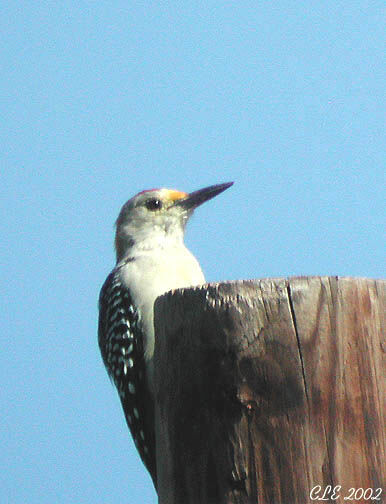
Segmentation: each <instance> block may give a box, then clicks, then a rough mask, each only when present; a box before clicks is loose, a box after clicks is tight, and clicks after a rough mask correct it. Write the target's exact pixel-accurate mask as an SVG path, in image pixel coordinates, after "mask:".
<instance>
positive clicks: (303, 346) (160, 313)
mask: <svg viewBox="0 0 386 504" xmlns="http://www.w3.org/2000/svg"><path fill="white" fill-rule="evenodd" d="M385 314H386V282H384V281H376V280H370V279H352V278H337V277H299V278H290V279H267V280H256V281H244V282H229V283H222V284H209V285H207V286H205V287H202V288H196V289H185V290H179V291H174V292H172V293H168V294H165V295H164V296H162V297H160V298H158V300H157V302H156V307H155V328H156V333H157V335H158V339H157V344H156V348H155V373H156V383H157V384H158V387H157V391H156V394H157V404H156V438H157V472H158V493H159V502H160V504H209V503H211V504H212V503H213V504H223V503H227V504H231V503H232V504H235V503H237V504H241V503H243V504H244V503H254V504H312V503H313V502H316V503H322V502H323V503H325V502H331V503H342V504H343V503H346V502H354V503H355V502H361V503H362V502H372V503H378V502H379V503H381V502H383V499H384V500H385V502H386V495H385V491H386V489H385V488H384V485H385V462H386V454H385V430H384V429H385V398H386V391H385V350H386V341H385V334H386V320H385V317H386V315H385ZM382 487H383V490H381V491H379V490H377V489H382ZM351 488H353V489H354V492H357V493H356V494H354V493H353V494H352V499H351V500H344V497H350V492H352V490H350V489H351ZM369 488H370V489H371V490H367V489H369ZM358 489H359V490H358ZM361 489H362V490H361ZM365 492H367V494H365ZM370 493H371V496H370ZM369 496H370V497H371V498H372V499H370V498H368V499H367V497H369ZM322 497H324V500H322ZM377 497H379V498H378V499H377Z"/></svg>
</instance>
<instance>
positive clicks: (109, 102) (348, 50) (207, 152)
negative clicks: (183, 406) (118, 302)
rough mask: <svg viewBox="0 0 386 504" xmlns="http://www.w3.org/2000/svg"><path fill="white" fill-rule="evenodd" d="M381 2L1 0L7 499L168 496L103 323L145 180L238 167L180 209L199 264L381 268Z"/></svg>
mask: <svg viewBox="0 0 386 504" xmlns="http://www.w3.org/2000/svg"><path fill="white" fill-rule="evenodd" d="M128 4H129V5H128ZM384 17H385V7H384V2H380V1H371V2H370V1H355V0H354V1H351V2H341V1H337V0H334V1H330V0H326V1H325V2H320V1H318V2H316V1H312V0H311V1H308V2H298V3H296V2H290V1H280V0H279V1H277V2H267V1H263V2H250V1H245V2H214V1H211V0H206V1H205V2H201V1H197V2H138V1H135V0H134V1H132V2H123V1H120V0H118V1H116V2H107V1H103V0H100V1H98V2H84V1H77V2H75V1H72V0H68V1H67V2H57V1H44V2H43V1H36V2H25V1H20V2H10V1H7V0H6V1H5V5H4V4H3V6H2V19H1V30H0V33H1V39H2V51H1V53H0V64H1V68H2V79H1V82H0V107H1V116H2V120H1V124H0V139H1V170H0V183H1V189H2V190H1V198H0V208H1V212H2V213H1V215H2V218H1V221H0V229H1V240H2V247H1V249H0V261H1V269H0V278H1V291H2V300H3V304H2V309H1V311H0V330H1V335H2V336H1V341H2V349H1V353H0V379H1V383H2V387H1V393H0V403H1V411H2V415H1V418H0V501H1V502H9V503H11V504H19V503H20V504H21V503H23V504H25V503H28V504H35V503H36V504H45V503H50V504H52V503H53V502H55V503H56V502H57V503H66V504H73V503H82V504H83V503H93V504H94V503H97V504H98V503H101V504H102V503H103V504H115V503H122V502H142V503H145V504H147V503H155V502H156V496H155V493H154V491H153V489H152V485H151V481H150V478H149V477H148V476H147V474H146V472H145V469H144V468H143V467H142V464H141V462H140V461H139V458H138V456H137V454H136V451H135V449H134V445H133V443H132V441H131V439H130V437H129V434H128V429H127V428H126V425H125V422H124V417H123V414H122V412H121V409H120V405H119V401H118V396H117V394H116V392H115V390H114V389H113V387H112V386H111V384H110V382H109V380H108V378H107V374H106V373H105V370H104V368H103V365H102V362H101V359H100V356H99V350H98V347H97V339H96V325H97V298H98V293H99V289H100V287H101V284H102V283H103V280H104V278H105V276H106V275H107V273H108V272H109V270H110V269H111V268H112V267H113V264H114V254H113V248H112V243H113V222H114V220H115V218H116V216H117V214H118V211H119V209H120V207H121V205H122V204H123V203H124V202H125V201H126V200H127V199H128V198H129V197H131V196H132V195H133V194H135V193H136V192H138V191H140V190H142V189H146V188H152V187H172V188H176V189H180V190H185V191H191V190H195V189H198V188H201V187H204V186H206V185H210V184H214V183H220V182H226V181H231V180H233V181H235V184H234V186H233V187H232V188H231V189H229V190H228V191H226V192H225V193H223V194H222V195H220V196H219V197H218V198H215V199H214V200H212V201H211V202H208V203H207V204H206V205H204V206H203V207H201V208H200V209H199V210H198V211H197V212H196V215H195V216H194V217H193V219H192V222H191V223H190V225H189V227H188V233H187V240H186V241H187V243H188V246H189V247H190V248H191V249H192V250H193V251H194V253H195V255H196V256H197V257H198V258H199V260H200V262H201V264H202V267H203V269H204V271H205V273H206V276H207V279H208V280H209V281H218V280H225V279H242V278H259V277H272V276H273V277H278V276H289V275H335V274H338V275H349V276H365V277H376V278H379V277H384V276H385V235H384V230H385V101H384V83H385V80H386V75H385V74H386V72H385V63H384V47H385V35H384V25H383V21H384Z"/></svg>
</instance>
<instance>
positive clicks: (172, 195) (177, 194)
mask: <svg viewBox="0 0 386 504" xmlns="http://www.w3.org/2000/svg"><path fill="white" fill-rule="evenodd" d="M187 195H188V194H187V193H185V192H182V191H175V190H173V189H170V190H169V191H168V198H169V199H171V200H172V201H177V200H179V199H182V198H186V196H187Z"/></svg>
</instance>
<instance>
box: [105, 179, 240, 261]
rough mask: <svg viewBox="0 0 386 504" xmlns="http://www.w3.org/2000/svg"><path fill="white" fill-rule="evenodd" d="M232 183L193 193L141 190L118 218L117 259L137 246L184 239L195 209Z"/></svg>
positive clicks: (142, 247) (151, 245)
mask: <svg viewBox="0 0 386 504" xmlns="http://www.w3.org/2000/svg"><path fill="white" fill-rule="evenodd" d="M232 184H233V182H227V183H225V184H217V185H213V186H209V187H205V188H204V189H199V190H198V191H194V192H192V193H185V192H181V191H176V190H174V189H150V190H147V191H141V192H140V193H138V194H137V195H136V196H134V197H133V198H131V199H130V200H129V201H127V202H126V203H125V204H124V205H123V207H122V209H121V211H120V213H119V216H118V219H117V221H116V234H115V249H116V253H117V261H120V260H121V259H123V258H124V257H125V256H126V255H128V254H129V253H130V251H131V250H132V249H133V248H134V247H135V248H136V249H142V250H151V249H154V248H160V247H165V246H167V245H170V244H176V243H179V242H182V241H183V238H184V230H185V225H186V222H187V221H188V219H189V217H190V216H191V215H192V213H193V211H194V209H195V208H197V207H198V206H199V205H201V204H202V203H204V202H205V201H208V200H209V199H211V198H214V197H215V196H217V195H218V194H220V193H221V192H222V191H225V189H228V187H230V186H231V185H232Z"/></svg>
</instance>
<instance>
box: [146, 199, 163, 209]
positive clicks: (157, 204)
mask: <svg viewBox="0 0 386 504" xmlns="http://www.w3.org/2000/svg"><path fill="white" fill-rule="evenodd" d="M145 206H146V208H147V209H148V210H151V211H152V212H154V211H155V210H160V209H161V208H162V201H161V200H159V199H157V198H152V199H150V200H148V201H146V203H145Z"/></svg>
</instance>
